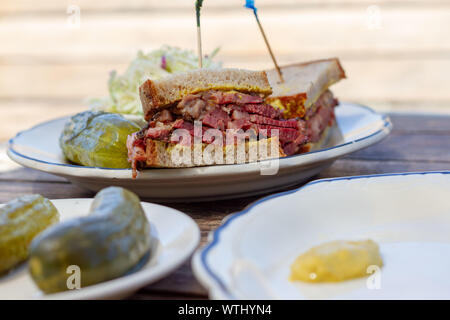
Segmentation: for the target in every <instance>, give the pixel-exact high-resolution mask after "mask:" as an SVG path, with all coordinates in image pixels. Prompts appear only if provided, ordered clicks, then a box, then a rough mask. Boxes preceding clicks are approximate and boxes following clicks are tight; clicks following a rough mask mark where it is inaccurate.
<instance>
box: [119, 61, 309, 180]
mask: <svg viewBox="0 0 450 320" xmlns="http://www.w3.org/2000/svg"><path fill="white" fill-rule="evenodd" d="M271 93H272V88H271V86H270V84H269V81H268V78H267V75H266V72H264V71H249V70H241V69H220V70H205V69H199V70H194V71H189V72H186V73H183V74H177V75H173V76H171V77H168V78H165V79H162V80H157V81H152V80H147V81H146V82H145V83H143V84H142V85H141V87H140V97H141V103H142V107H143V111H144V115H145V119H146V121H148V125H147V126H146V127H145V128H143V129H142V130H141V131H139V132H136V133H134V134H133V135H131V136H130V137H129V138H128V141H127V147H128V158H129V161H130V162H131V164H132V168H133V176H136V174H137V170H138V169H140V168H146V167H168V168H176V167H193V166H201V165H212V164H223V163H226V164H229V163H242V162H252V161H258V160H265V159H269V158H274V157H282V156H285V155H290V154H293V153H295V152H297V151H298V150H299V148H300V147H301V146H302V145H304V144H306V143H307V142H308V141H307V136H306V127H305V126H304V124H305V123H304V121H303V120H299V119H286V118H285V117H283V110H281V109H279V108H276V107H274V106H272V105H270V104H268V103H267V102H266V101H265V99H266V98H267V97H268V96H269V95H270V94H271ZM199 126H200V128H199ZM180 129H181V130H182V131H180ZM180 132H181V133H180ZM180 135H181V138H180ZM238 143H240V146H241V148H240V149H239V148H238V147H237V144H238ZM212 146H213V147H214V148H215V149H214V148H211V147H212ZM235 147H236V148H235ZM208 149H211V150H212V149H214V150H215V153H214V154H212V153H207V152H206V151H208ZM238 150H240V151H242V152H241V153H239V152H238ZM255 150H256V154H255ZM195 151H198V152H200V153H202V154H203V157H200V158H198V157H197V159H196V157H195ZM218 151H220V152H218ZM181 154H182V155H183V157H184V158H183V159H184V160H185V161H181ZM186 154H188V156H187V158H186ZM189 155H190V156H189ZM230 159H231V162H230Z"/></svg>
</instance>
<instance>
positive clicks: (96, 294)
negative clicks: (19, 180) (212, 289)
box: [0, 199, 200, 299]
mask: <svg viewBox="0 0 450 320" xmlns="http://www.w3.org/2000/svg"><path fill="white" fill-rule="evenodd" d="M52 202H53V204H54V205H55V206H56V208H57V209H58V211H59V213H60V217H61V219H60V220H61V221H64V220H66V219H70V218H74V217H78V216H83V215H86V214H87V213H88V211H89V208H90V205H91V202H92V199H65V200H52ZM142 207H143V208H144V211H145V213H146V215H147V218H148V220H149V222H150V225H151V234H152V241H153V245H152V249H151V253H150V258H149V261H148V262H147V263H146V264H145V265H144V266H143V267H142V268H141V269H139V270H138V271H136V272H134V273H131V274H128V275H126V276H123V277H120V278H117V279H114V280H110V281H106V282H102V283H99V284H96V285H92V286H89V287H85V288H81V289H79V290H69V291H65V292H62V293H56V294H50V295H45V294H43V293H42V292H41V291H40V290H39V288H38V287H37V286H36V285H35V284H34V282H33V280H32V278H31V277H30V275H29V273H28V270H27V266H26V264H25V265H22V266H19V267H18V268H17V269H16V270H13V271H12V272H11V273H10V274H7V275H5V276H3V277H0V299H113V298H114V299H118V298H124V297H127V296H129V295H131V294H132V293H133V292H135V291H137V290H138V289H139V288H141V287H144V286H146V285H148V284H150V283H152V282H155V281H157V280H159V279H161V278H163V277H164V276H166V275H168V274H169V273H170V272H172V271H174V270H175V269H176V268H178V267H179V266H180V265H181V264H182V263H184V262H185V261H186V260H187V259H188V258H189V257H190V255H191V254H192V252H193V251H194V250H195V248H196V247H197V246H198V243H199V241H200V230H199V228H198V226H197V224H196V223H195V222H194V220H192V219H191V218H190V217H189V216H187V215H185V214H184V213H181V212H179V211H177V210H175V209H171V208H167V207H164V206H160V205H157V204H152V203H146V202H142Z"/></svg>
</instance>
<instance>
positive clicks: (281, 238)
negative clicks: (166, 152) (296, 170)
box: [193, 171, 450, 299]
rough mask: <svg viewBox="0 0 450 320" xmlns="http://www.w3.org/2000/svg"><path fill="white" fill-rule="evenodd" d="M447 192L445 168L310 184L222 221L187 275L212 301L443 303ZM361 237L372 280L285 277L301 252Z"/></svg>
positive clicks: (447, 264)
mask: <svg viewBox="0 0 450 320" xmlns="http://www.w3.org/2000/svg"><path fill="white" fill-rule="evenodd" d="M449 195H450V171H446V172H440V173H439V172H434V173H432V172H428V173H404V174H387V175H376V176H359V177H349V178H336V179H324V180H316V181H313V182H311V183H309V184H307V185H305V186H304V187H302V188H300V189H297V190H292V191H287V192H284V193H280V194H276V195H272V196H269V197H267V198H263V199H261V200H259V201H257V202H256V203H254V204H253V205H251V206H250V207H249V208H247V209H245V210H244V211H242V212H239V213H237V214H235V215H233V216H231V217H230V218H228V219H227V220H226V221H225V222H224V223H223V224H222V226H221V227H219V228H218V229H217V230H216V231H215V232H214V233H213V234H210V241H211V242H210V243H209V244H208V245H207V246H206V247H205V248H203V249H199V250H198V251H197V252H196V254H195V255H194V258H193V269H194V273H195V275H196V277H197V279H198V280H199V281H200V282H201V283H202V284H203V285H204V286H205V287H207V288H208V289H209V293H210V296H211V297H212V298H216V299H217V298H247V299H450V273H449V270H450V236H449V234H450V201H449ZM367 238H371V239H373V240H375V241H376V242H378V243H379V245H380V251H381V255H382V257H383V260H384V266H383V267H382V268H381V271H380V272H379V273H377V274H376V277H372V276H368V278H360V279H356V280H351V281H345V282H342V283H334V284H307V283H302V282H290V281H289V280H288V275H289V268H290V265H291V264H292V262H293V261H294V259H295V258H296V257H297V256H298V255H299V254H300V253H302V252H304V251H306V250H307V249H309V248H310V247H312V246H314V245H317V244H320V243H323V242H327V241H332V240H353V239H367ZM368 283H369V285H368ZM377 288H378V289H377Z"/></svg>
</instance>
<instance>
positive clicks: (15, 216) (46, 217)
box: [0, 194, 59, 274]
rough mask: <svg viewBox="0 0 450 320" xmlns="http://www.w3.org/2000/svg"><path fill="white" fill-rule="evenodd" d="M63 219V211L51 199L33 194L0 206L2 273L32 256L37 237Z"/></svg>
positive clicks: (0, 267) (0, 266)
mask: <svg viewBox="0 0 450 320" xmlns="http://www.w3.org/2000/svg"><path fill="white" fill-rule="evenodd" d="M58 221H59V213H58V211H57V210H56V208H55V206H54V205H53V203H51V202H50V200H48V199H46V198H44V197H42V196H41V195H38V194H30V195H25V196H22V197H19V198H17V199H14V200H12V201H10V202H8V203H7V204H6V205H5V206H3V207H1V208H0V274H2V273H4V272H6V271H8V270H9V269H11V268H12V267H14V266H15V265H17V264H18V263H20V262H22V261H24V260H25V259H26V258H27V257H28V246H29V244H30V243H31V241H32V240H33V238H34V237H35V236H36V235H37V234H38V233H40V232H41V231H42V230H44V229H46V228H47V227H49V226H50V225H52V224H53V223H55V222H58Z"/></svg>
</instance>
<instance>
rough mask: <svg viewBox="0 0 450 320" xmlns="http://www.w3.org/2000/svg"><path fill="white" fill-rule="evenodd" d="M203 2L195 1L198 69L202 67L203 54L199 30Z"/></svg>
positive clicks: (200, 0)
mask: <svg viewBox="0 0 450 320" xmlns="http://www.w3.org/2000/svg"><path fill="white" fill-rule="evenodd" d="M202 4H203V0H197V1H196V2H195V14H196V16H197V49H198V67H199V68H202V67H203V54H202V33H201V30H200V9H201V8H202Z"/></svg>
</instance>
